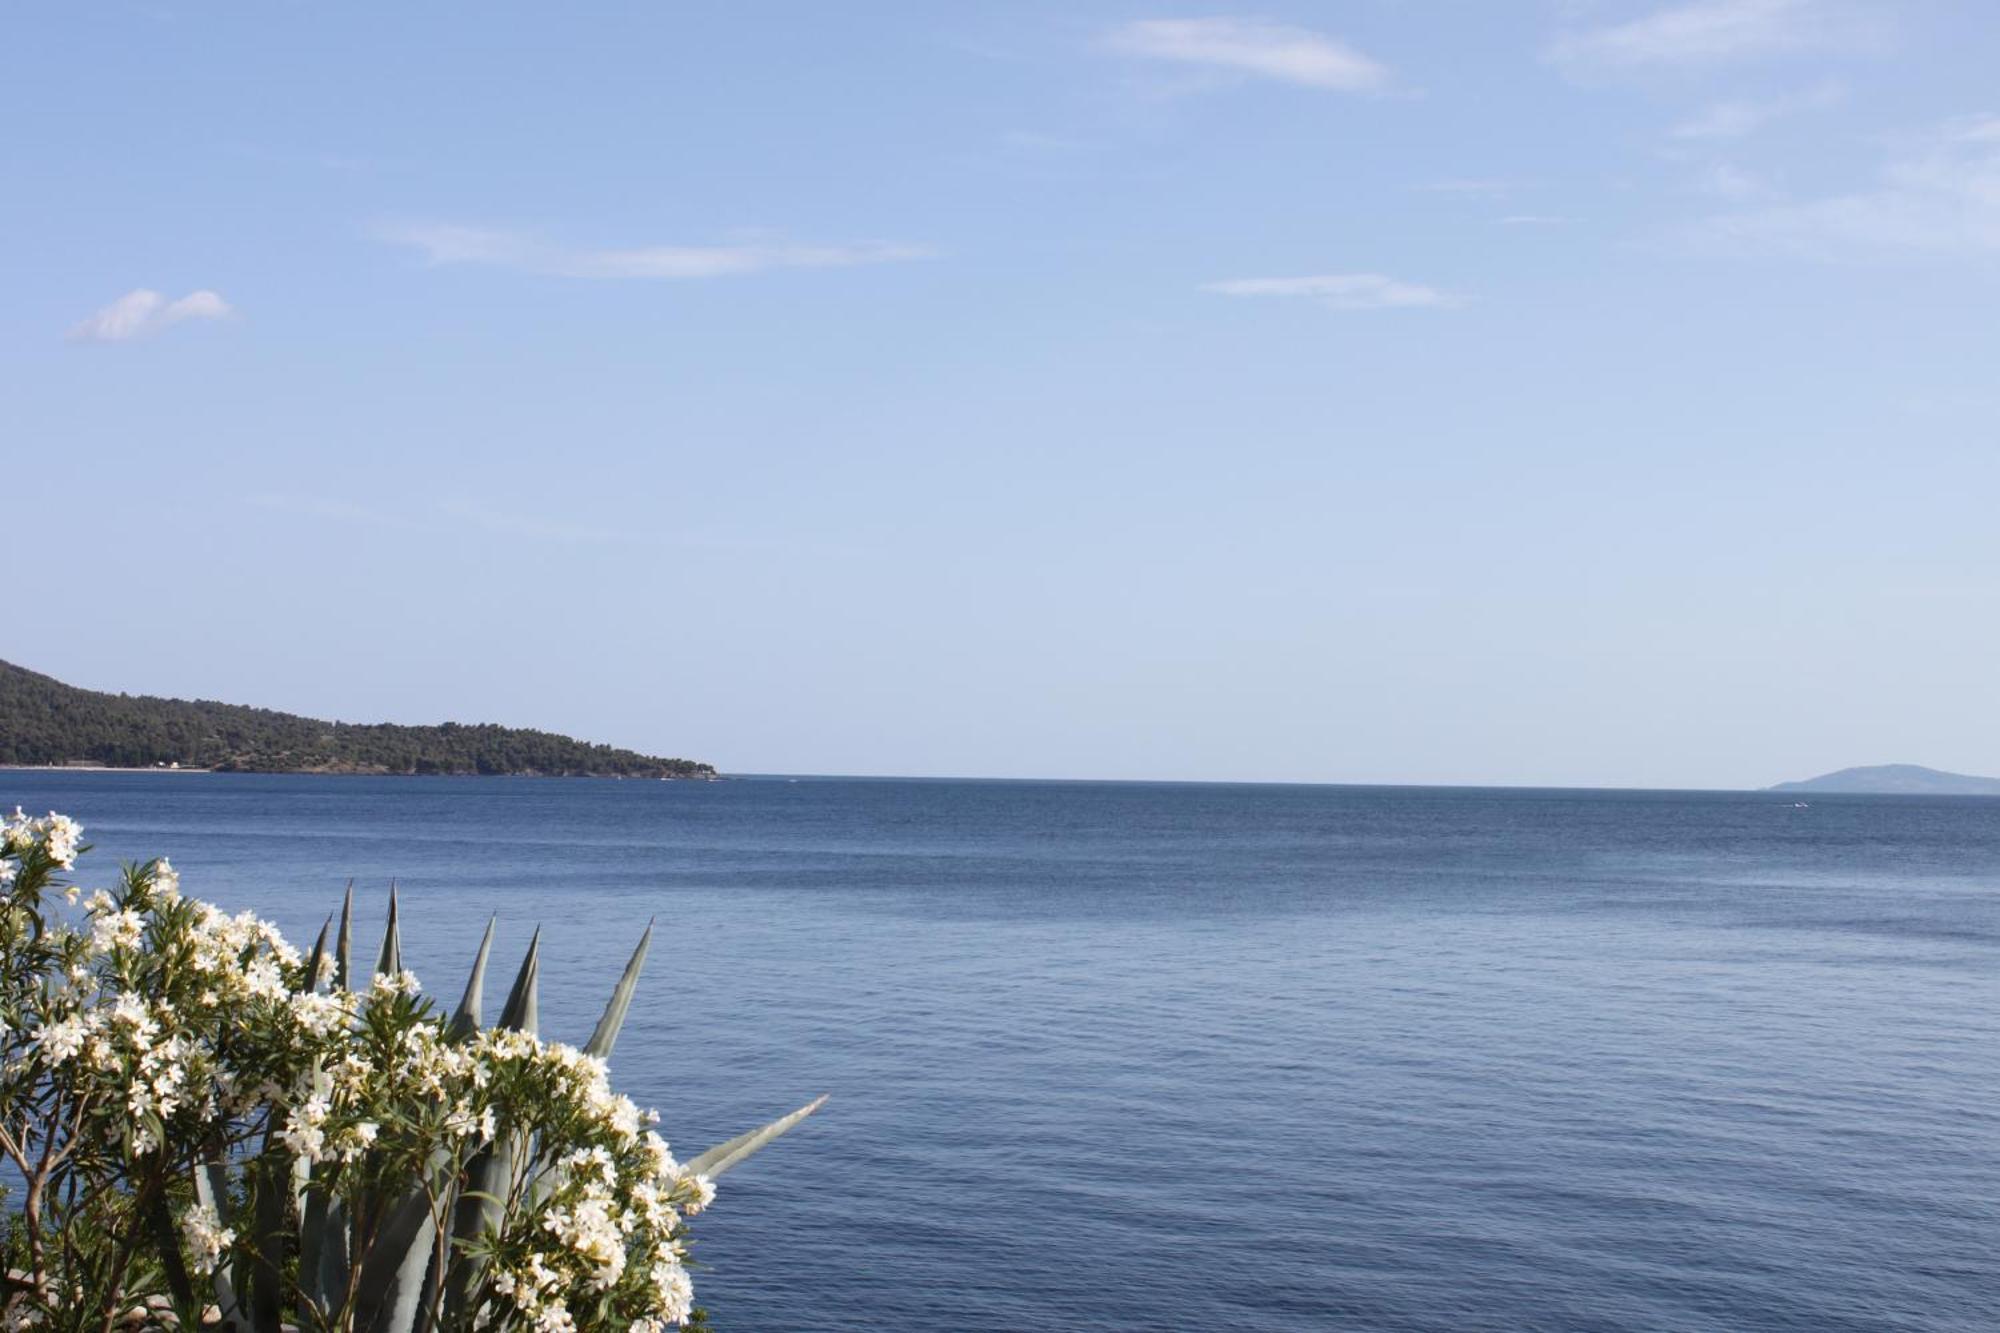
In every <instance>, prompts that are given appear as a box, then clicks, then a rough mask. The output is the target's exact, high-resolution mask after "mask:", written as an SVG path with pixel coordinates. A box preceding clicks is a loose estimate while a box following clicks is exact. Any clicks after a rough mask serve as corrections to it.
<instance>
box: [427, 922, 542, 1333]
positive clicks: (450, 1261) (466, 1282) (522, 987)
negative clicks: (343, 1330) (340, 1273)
mask: <svg viewBox="0 0 2000 1333" xmlns="http://www.w3.org/2000/svg"><path fill="white" fill-rule="evenodd" d="M541 951H542V932H541V931H540V930H537V931H536V932H535V934H534V938H532V939H530V940H529V941H528V954H527V957H525V958H523V959H522V960H521V970H520V972H519V973H518V974H517V975H516V976H515V977H514V988H513V989H512V990H511V991H509V992H508V993H507V1004H506V1007H505V1008H503V1009H501V1011H500V1022H499V1024H498V1026H500V1027H502V1028H509V1029H512V1030H513V1031H516V1032H526V1033H531V1034H532V1033H533V1032H534V1030H535V1023H536V1021H537V1019H538V1017H539V1004H538V1002H537V991H538V989H539V986H538V983H539V979H540V975H541ZM516 1137H517V1136H516V1135H514V1134H513V1132H512V1131H511V1130H510V1129H509V1128H508V1126H506V1125H504V1124H503V1125H501V1126H500V1132H499V1133H497V1134H495V1135H494V1136H493V1142H491V1143H489V1144H487V1145H486V1146H485V1147H484V1148H481V1149H480V1150H479V1151H478V1152H476V1153H474V1154H473V1155H472V1160H471V1161H469V1162H467V1163H466V1164H465V1184H464V1187H463V1188H462V1189H461V1190H460V1191H459V1196H458V1202H457V1204H456V1206H455V1207H454V1208H453V1209H452V1219H451V1240H452V1245H451V1251H450V1253H449V1254H448V1256H447V1266H448V1271H447V1272H446V1274H445V1286H444V1321H445V1326H446V1327H447V1328H458V1327H461V1326H462V1324H463V1321H466V1320H468V1319H469V1317H470V1315H471V1313H472V1312H471V1310H470V1309H469V1308H468V1307H469V1306H470V1305H471V1303H472V1297H473V1293H475V1292H476V1291H477V1290H478V1289H479V1277H480V1271H481V1269H482V1268H483V1267H484V1261H483V1260H481V1259H480V1258H479V1257H478V1256H476V1255H473V1254H471V1253H469V1252H468V1250H467V1248H466V1247H468V1246H471V1245H475V1244H477V1243H478V1242H479V1240H480V1239H481V1238H482V1237H484V1236H485V1235H487V1234H488V1233H489V1232H493V1231H497V1230H498V1229H499V1226H500V1217H501V1210H502V1209H503V1208H504V1207H505V1201H506V1198H507V1192H508V1190H509V1188H510V1187H511V1185H512V1182H513V1175H514V1159H515V1156H516V1155H517V1154H518V1153H520V1152H522V1151H525V1150H526V1147H527V1145H526V1144H525V1143H518V1142H516V1141H515V1140H516Z"/></svg>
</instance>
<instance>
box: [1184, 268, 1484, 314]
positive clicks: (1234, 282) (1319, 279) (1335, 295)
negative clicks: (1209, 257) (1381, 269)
mask: <svg viewBox="0 0 2000 1333" xmlns="http://www.w3.org/2000/svg"><path fill="white" fill-rule="evenodd" d="M1202 290H1203V291H1206V292H1214V293H1216V294H1217V295H1220V296H1276V297H1291V298H1303V299H1307V300H1311V301H1315V302H1317V303H1319V304H1321V305H1324V306H1327V307H1329V308H1331V309H1334V310H1415V309H1426V308H1428V309H1442V308H1445V307H1450V306H1456V305H1459V304H1462V303H1461V302H1460V300H1459V299H1458V298H1457V297H1455V296H1452V295H1451V294H1449V293H1447V292H1442V291H1439V290H1438V289H1437V288H1435V287H1427V286H1425V285H1423V284H1422V283H1415V282H1402V281H1399V280H1398V279H1395V278H1389V277H1384V276H1383V275H1382V274H1380V273H1319V274H1310V275H1307V276H1304V277H1297V278H1234V279H1231V280H1229V281H1226V282H1211V283H1205V284H1204V285H1203V286H1202Z"/></svg>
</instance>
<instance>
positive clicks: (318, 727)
mask: <svg viewBox="0 0 2000 1333" xmlns="http://www.w3.org/2000/svg"><path fill="white" fill-rule="evenodd" d="M0 765H12V766H16V767H19V766H24V765H25V766H37V767H41V766H51V765H53V766H58V767H71V766H77V767H105V768H183V769H212V770H215V771H217V772H235V773H361V774H367V773H374V774H428V773H450V774H480V773H491V774H518V775H538V776H548V777H620V778H694V779H707V778H714V777H715V776H716V772H715V766H714V765H713V764H704V763H699V762H697V761H695V760H692V759H659V758H655V757H653V756H651V755H643V754H638V753H635V752H634V751H631V750H618V749H613V748H612V747H611V746H608V745H591V744H588V743H586V742H584V741H578V740H571V739H570V738H569V737H567V736H557V735H554V734H552V733H550V732H546V731H526V730H522V729H520V728H516V727H501V726H493V725H490V724H482V725H473V726H466V725H461V724H459V723H456V722H446V723H444V724H442V725H440V726H435V727H402V726H395V725H392V724H389V723H377V724H363V723H354V722H321V721H317V720H315V719H313V718H309V717H298V716H295V715H294V714H291V713H278V712H273V711H271V710H270V709H268V708H246V707H244V706H243V705H241V704H222V703H210V702H208V701H206V700H196V701H188V700H184V699H156V698H152V697H150V696H147V695H130V694H107V693H104V692H101V691H98V690H83V689H78V688H77V687H75V686H73V685H65V684H63V683H62V682H61V681H59V680H56V679H54V678H52V677H49V676H44V675H42V674H40V673H39V672H34V671H29V670H27V669H26V668H24V667H18V666H15V665H13V664H12V663H9V662H0Z"/></svg>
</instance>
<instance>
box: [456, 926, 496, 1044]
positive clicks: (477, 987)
mask: <svg viewBox="0 0 2000 1333" xmlns="http://www.w3.org/2000/svg"><path fill="white" fill-rule="evenodd" d="M499 921H500V918H499V917H497V916H489V917H487V918H486V933H485V934H484V935H482V936H481V937H480V939H479V953H478V954H477V955H476V956H474V958H473V960H472V975H471V976H469V977H467V978H466V980H465V995H464V997H463V998H462V999H460V1000H459V1002H458V1012H456V1013H454V1014H453V1015H452V1016H451V1026H450V1028H448V1029H447V1030H446V1035H447V1036H448V1037H450V1038H451V1039H452V1040H453V1041H464V1040H465V1039H466V1038H467V1037H470V1036H471V1035H472V1034H473V1033H475V1032H477V1031H479V1009H480V1004H481V1001H482V999H483V996H484V993H485V989H486V956H487V955H488V954H490V953H492V952H493V928H494V927H495V926H496V925H498V924H499Z"/></svg>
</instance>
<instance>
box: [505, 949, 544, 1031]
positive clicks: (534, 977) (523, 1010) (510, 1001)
mask: <svg viewBox="0 0 2000 1333" xmlns="http://www.w3.org/2000/svg"><path fill="white" fill-rule="evenodd" d="M541 969H542V932H541V930H540V929H539V928H537V929H536V931H535V936H534V938H533V939H531V940H529V941H528V956H527V957H525V958H523V959H522V960H521V970H520V972H519V973H517V974H516V975H515V977H514V989H512V990H511V991H508V992H507V1005H506V1007H505V1008H504V1009H502V1010H501V1011H500V1026H501V1027H503V1028H511V1029H512V1030H513V1031H515V1032H530V1033H531V1032H533V1031H534V1030H535V1022H536V1020H537V1019H538V1018H539V1017H540V1014H539V1010H538V1006H537V1003H536V982H537V981H538V980H539V978H540V976H541Z"/></svg>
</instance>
